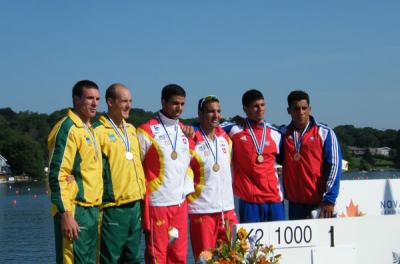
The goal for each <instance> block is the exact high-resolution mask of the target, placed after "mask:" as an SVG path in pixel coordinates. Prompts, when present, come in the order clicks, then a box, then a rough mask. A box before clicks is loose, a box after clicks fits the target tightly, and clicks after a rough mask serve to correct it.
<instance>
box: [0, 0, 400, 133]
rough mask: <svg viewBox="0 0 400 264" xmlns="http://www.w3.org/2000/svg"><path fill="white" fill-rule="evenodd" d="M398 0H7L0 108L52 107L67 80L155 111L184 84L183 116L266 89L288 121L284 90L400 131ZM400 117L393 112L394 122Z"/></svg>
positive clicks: (330, 110) (332, 111) (227, 112)
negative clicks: (91, 84)
mask: <svg viewBox="0 0 400 264" xmlns="http://www.w3.org/2000/svg"><path fill="white" fill-rule="evenodd" d="M399 13H400V1H395V0H393V1H306V0H305V1H268V0H263V1H261V0H260V1H258V0H251V1H228V0H226V1H222V0H221V1H218V0H213V1H211V0H210V1H183V0H182V1H174V0H168V1H161V0H160V1H88V0H87V1H54V0H52V1H45V0H40V1H13V0H9V1H7V0H2V1H1V2H0V36H1V41H0V76H1V78H0V79H1V86H0V89H1V90H0V91H1V96H0V108H3V107H11V108H12V109H13V110H14V111H25V110H30V111H33V112H40V113H51V112H53V111H55V110H59V109H61V108H65V107H69V106H70V105H71V87H72V86H73V84H74V83H75V82H76V81H78V80H80V79H91V80H94V81H96V82H97V83H98V84H99V86H100V88H101V95H102V102H101V107H100V110H105V103H104V100H103V95H104V91H105V89H106V87H107V86H108V85H110V84H111V83H113V82H122V83H124V84H126V85H127V86H128V87H130V88H131V91H132V93H133V104H134V105H133V106H134V107H139V108H144V109H145V110H151V111H156V110H158V109H159V106H160V91H161V88H162V87H163V86H164V85H166V84H168V83H178V84H180V85H182V86H183V87H184V88H185V89H186V91H187V106H186V109H185V113H184V115H183V116H184V117H193V116H195V115H196V103H197V101H198V100H199V98H201V97H202V96H205V95H207V94H215V95H218V96H219V97H220V99H221V103H222V112H223V115H224V116H225V117H231V116H233V115H235V114H243V112H242V106H241V96H242V94H243V92H245V91H246V90H248V89H253V88H254V89H259V90H260V91H262V92H263V93H264V96H265V99H266V103H267V113H266V120H267V121H269V122H271V123H275V124H284V123H287V122H289V121H290V118H289V115H288V114H287V112H286V107H287V106H286V96H287V94H288V93H289V92H290V91H291V90H295V89H303V90H305V91H307V92H309V93H310V96H311V106H312V111H313V115H314V116H315V117H316V119H317V120H319V121H321V122H324V123H327V124H328V125H330V126H333V127H334V126H337V125H340V124H353V125H355V126H356V127H365V126H370V127H374V128H379V129H388V128H393V129H400V122H399V121H398V120H399V117H398V114H399V110H398V109H399V98H400V89H399V88H400V87H399V86H400V85H399V84H400V16H399ZM396 120H397V121H396Z"/></svg>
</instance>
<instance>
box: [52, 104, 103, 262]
mask: <svg viewBox="0 0 400 264" xmlns="http://www.w3.org/2000/svg"><path fill="white" fill-rule="evenodd" d="M88 129H89V130H91V131H92V135H94V136H95V138H96V141H98V139H97V137H96V135H95V133H93V129H92V127H91V126H90V125H88ZM97 144H98V143H97ZM48 150H49V187H50V191H51V203H52V214H53V216H54V223H55V233H56V252H57V263H92V262H93V260H92V259H91V258H92V257H93V253H94V257H95V253H96V242H97V218H98V206H99V205H100V204H101V202H102V195H103V179H102V162H101V151H100V148H99V149H98V151H96V150H95V144H94V141H93V138H92V136H91V135H90V134H89V132H88V131H87V130H86V129H85V127H84V125H83V122H82V120H81V119H80V118H79V117H78V116H77V115H76V114H75V113H74V112H73V111H72V110H68V113H67V116H66V117H64V118H63V119H61V120H60V121H59V122H58V123H57V124H56V125H55V126H54V127H53V129H52V130H51V132H50V134H49V136H48ZM68 175H73V176H74V177H75V181H73V182H70V183H68V182H67V177H68ZM64 212H70V213H71V214H72V215H74V217H75V220H76V221H77V222H78V225H79V227H80V233H79V236H78V239H77V240H74V241H70V240H66V239H63V237H62V234H61V233H60V232H61V223H60V213H64ZM94 261H95V258H94ZM93 263H95V262H93Z"/></svg>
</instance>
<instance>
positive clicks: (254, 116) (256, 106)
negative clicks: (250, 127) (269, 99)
mask: <svg viewBox="0 0 400 264" xmlns="http://www.w3.org/2000/svg"><path fill="white" fill-rule="evenodd" d="M243 111H244V112H245V113H246V115H247V117H248V118H249V119H251V120H253V121H256V122H260V121H263V120H264V114H265V101H264V99H258V100H255V101H253V102H251V103H249V104H248V105H247V106H243Z"/></svg>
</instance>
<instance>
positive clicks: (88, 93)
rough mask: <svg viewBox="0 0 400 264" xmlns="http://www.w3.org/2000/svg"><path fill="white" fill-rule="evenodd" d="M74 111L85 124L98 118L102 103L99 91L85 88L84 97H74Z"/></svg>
mask: <svg viewBox="0 0 400 264" xmlns="http://www.w3.org/2000/svg"><path fill="white" fill-rule="evenodd" d="M73 100H74V110H75V112H76V113H77V115H78V116H79V117H80V118H81V119H82V120H83V122H85V123H86V122H88V121H90V119H91V118H93V117H95V116H96V112H97V107H98V105H99V101H100V94H99V90H98V89H96V88H93V87H84V88H83V90H82V96H80V97H79V96H74V97H73Z"/></svg>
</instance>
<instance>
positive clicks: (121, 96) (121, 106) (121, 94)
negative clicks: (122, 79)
mask: <svg viewBox="0 0 400 264" xmlns="http://www.w3.org/2000/svg"><path fill="white" fill-rule="evenodd" d="M107 106H108V114H109V116H110V117H111V118H112V119H113V120H114V121H115V122H121V121H122V119H127V118H128V117H129V112H130V110H131V107H132V96H131V92H130V91H129V89H128V88H126V87H124V86H122V85H118V86H116V87H115V98H111V97H110V98H108V99H107Z"/></svg>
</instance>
